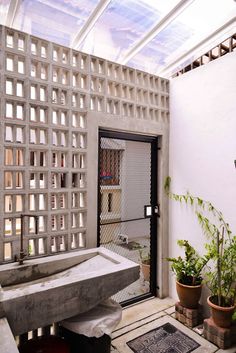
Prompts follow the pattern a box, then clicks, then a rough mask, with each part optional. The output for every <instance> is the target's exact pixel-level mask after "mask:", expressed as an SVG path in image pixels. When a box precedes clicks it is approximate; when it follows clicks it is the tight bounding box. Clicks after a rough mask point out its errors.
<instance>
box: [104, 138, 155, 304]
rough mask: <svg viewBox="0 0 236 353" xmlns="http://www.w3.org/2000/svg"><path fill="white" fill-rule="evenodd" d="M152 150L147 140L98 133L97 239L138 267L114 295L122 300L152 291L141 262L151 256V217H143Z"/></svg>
mask: <svg viewBox="0 0 236 353" xmlns="http://www.w3.org/2000/svg"><path fill="white" fill-rule="evenodd" d="M116 136H118V137H119V134H118V135H117V133H116V134H115V137H116ZM121 137H122V135H121ZM151 151H152V149H151V143H150V142H143V141H137V140H131V139H126V138H123V139H122V138H110V137H106V134H105V136H103V134H101V136H100V146H99V226H98V232H99V234H98V238H99V239H98V242H99V245H101V246H104V247H106V248H108V249H110V250H112V251H114V252H116V253H118V254H120V255H122V256H124V257H126V258H128V259H130V260H132V261H134V262H137V263H139V264H140V269H141V270H140V278H139V279H138V280H137V281H136V282H134V283H132V284H131V285H130V286H128V287H127V288H125V289H123V290H122V291H120V292H119V293H117V294H116V295H115V296H114V297H115V300H117V301H118V302H122V303H129V302H131V301H135V300H137V298H139V297H143V296H144V295H147V294H150V293H151V281H150V268H149V272H148V273H146V270H145V269H142V264H141V263H142V260H143V259H147V258H148V257H149V258H150V255H151V228H152V227H151V218H145V216H144V210H145V206H146V205H150V204H151V201H152V197H151V189H152V188H151ZM146 267H147V266H146Z"/></svg>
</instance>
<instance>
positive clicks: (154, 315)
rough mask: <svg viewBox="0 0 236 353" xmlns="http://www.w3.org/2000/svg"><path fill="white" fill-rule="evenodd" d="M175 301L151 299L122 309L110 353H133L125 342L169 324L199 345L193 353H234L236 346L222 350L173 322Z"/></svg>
mask: <svg viewBox="0 0 236 353" xmlns="http://www.w3.org/2000/svg"><path fill="white" fill-rule="evenodd" d="M174 304H175V301H174V300H173V299H170V298H166V299H158V298H152V299H150V300H147V301H144V302H142V303H139V304H136V305H133V306H130V307H129V308H125V309H123V313H122V321H121V322H120V324H119V325H118V326H117V328H116V330H115V331H114V332H113V334H112V349H111V353H133V351H132V350H131V349H130V348H129V347H128V346H127V344H126V342H128V341H130V340H132V339H134V338H136V337H138V336H141V335H142V334H144V333H146V332H148V331H150V330H152V329H154V328H156V327H158V326H161V325H163V324H164V323H166V322H169V323H171V324H173V325H175V326H176V327H177V328H178V329H180V330H181V331H182V332H184V333H185V334H187V335H188V336H189V337H191V338H193V339H194V340H195V341H197V342H198V343H199V344H200V347H198V348H197V349H195V350H194V353H213V352H217V353H236V346H234V347H232V348H230V349H226V350H222V349H219V348H218V347H217V346H215V345H214V344H212V343H210V342H208V341H207V340H205V339H204V338H203V337H202V336H201V335H200V334H199V333H197V332H195V331H194V329H193V330H192V329H189V328H187V327H186V326H184V325H183V324H181V323H180V322H179V321H177V320H175V314H174V312H175V308H174Z"/></svg>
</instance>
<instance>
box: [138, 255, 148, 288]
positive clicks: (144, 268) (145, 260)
mask: <svg viewBox="0 0 236 353" xmlns="http://www.w3.org/2000/svg"><path fill="white" fill-rule="evenodd" d="M139 254H140V260H141V269H142V272H143V278H144V280H145V281H150V259H151V258H150V253H145V252H143V251H142V250H139Z"/></svg>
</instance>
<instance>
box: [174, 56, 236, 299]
mask: <svg viewBox="0 0 236 353" xmlns="http://www.w3.org/2000/svg"><path fill="white" fill-rule="evenodd" d="M169 148H170V156H169V157H170V159H169V161H170V162H169V163H170V165H169V173H170V176H171V177H172V190H173V191H174V192H176V193H184V192H186V191H187V190H189V191H190V192H191V193H192V194H196V195H199V196H200V197H202V198H204V199H207V200H210V201H211V202H212V203H213V204H214V205H215V206H216V207H217V208H218V209H220V210H221V211H222V212H223V214H224V216H225V219H226V220H227V221H228V222H229V223H230V225H231V228H232V230H233V231H234V232H236V217H235V208H236V169H235V167H234V160H235V159H236V53H235V52H234V53H231V54H227V55H226V56H224V57H222V58H220V59H218V60H216V61H213V62H211V63H209V64H207V65H205V66H202V67H200V68H198V69H195V70H193V71H190V72H189V73H186V74H184V75H182V76H180V77H177V78H175V79H173V80H171V82H170V146H169ZM169 226H170V227H169V228H170V229H169V241H170V242H169V247H170V256H177V255H178V254H179V253H180V251H179V248H177V246H176V240H177V239H189V240H190V241H191V243H192V244H194V246H195V247H196V248H197V249H198V250H199V251H203V249H204V247H203V243H204V242H205V240H206V239H205V237H204V236H203V235H202V232H201V229H200V227H199V225H198V223H197V221H196V219H195V217H194V213H193V212H192V211H191V210H190V209H186V207H185V206H184V205H183V206H181V205H180V204H179V203H177V202H175V201H170V223H169ZM170 295H171V296H173V297H175V298H176V292H175V281H174V277H173V276H171V275H170Z"/></svg>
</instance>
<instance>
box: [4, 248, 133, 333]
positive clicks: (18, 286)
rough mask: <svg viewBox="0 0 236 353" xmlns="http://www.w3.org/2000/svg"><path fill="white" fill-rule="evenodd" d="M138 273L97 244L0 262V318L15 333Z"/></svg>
mask: <svg viewBox="0 0 236 353" xmlns="http://www.w3.org/2000/svg"><path fill="white" fill-rule="evenodd" d="M138 278H139V265H138V264H136V263H134V262H132V261H130V260H127V259H126V258H124V257H122V256H120V255H117V254H115V253H113V252H112V251H110V250H107V249H105V248H102V247H99V248H94V249H87V250H82V251H77V252H72V253H66V254H59V255H55V256H47V257H43V258H39V259H32V260H26V261H25V262H24V264H23V265H21V266H20V265H19V264H18V263H12V264H6V265H1V266H0V285H1V286H0V317H6V318H7V320H8V322H9V325H10V327H11V330H12V332H13V334H14V335H19V334H22V333H24V332H27V331H31V330H34V329H36V328H38V327H44V326H46V325H49V324H51V323H53V322H58V321H60V320H63V319H66V318H68V317H71V316H74V315H77V314H79V313H82V312H85V311H87V310H89V309H91V308H92V307H94V306H96V305H97V304H98V303H100V302H101V301H103V300H105V299H107V298H109V297H110V296H111V295H113V294H115V293H117V292H118V291H119V290H121V289H123V288H125V287H126V286H128V285H129V284H130V283H132V282H134V281H135V280H137V279H138Z"/></svg>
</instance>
